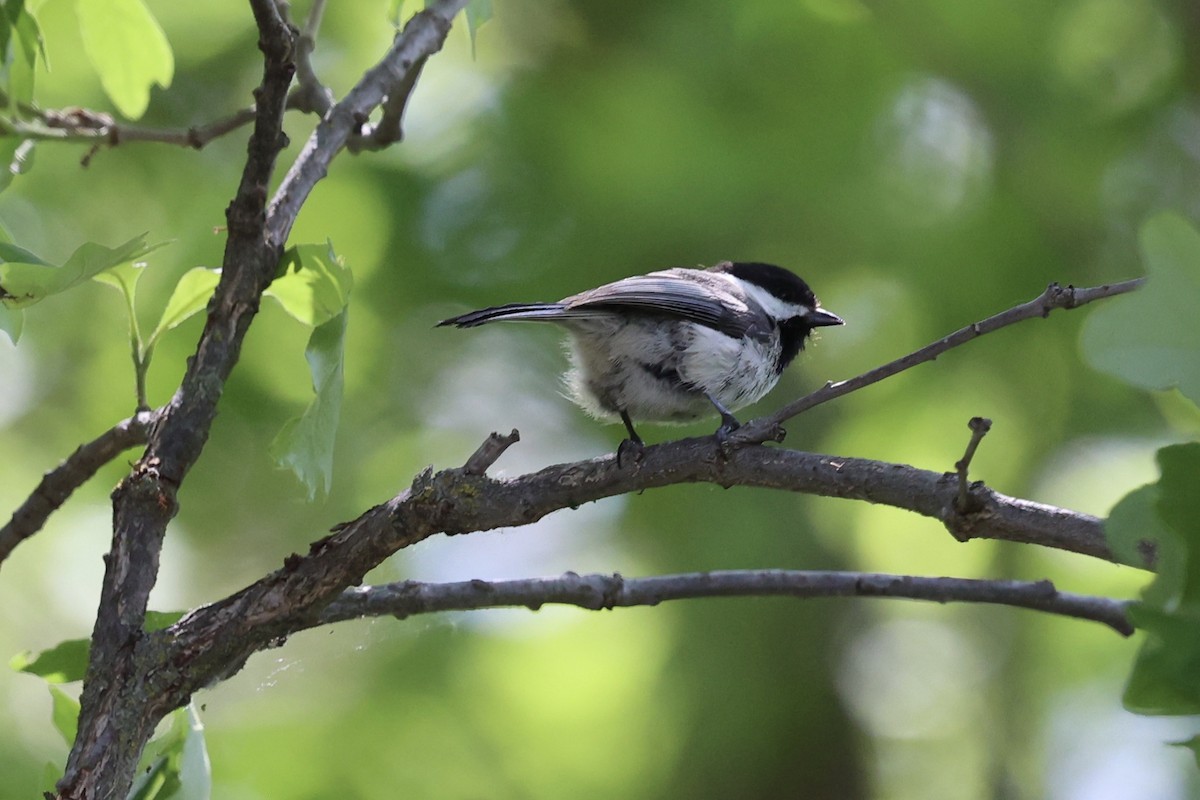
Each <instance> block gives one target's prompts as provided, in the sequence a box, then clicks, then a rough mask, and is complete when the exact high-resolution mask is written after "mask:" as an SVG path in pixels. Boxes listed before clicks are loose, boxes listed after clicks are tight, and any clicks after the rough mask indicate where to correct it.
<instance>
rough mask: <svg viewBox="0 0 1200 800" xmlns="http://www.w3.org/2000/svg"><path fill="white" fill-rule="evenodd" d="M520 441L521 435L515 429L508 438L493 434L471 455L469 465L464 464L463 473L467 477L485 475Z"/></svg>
mask: <svg viewBox="0 0 1200 800" xmlns="http://www.w3.org/2000/svg"><path fill="white" fill-rule="evenodd" d="M519 441H521V434H520V433H519V432H518V431H517V429H516V428H513V429H512V433H510V434H508V435H507V436H506V435H504V434H501V433H494V432H493V433H492V434H491V435H490V436H488V438H486V439H484V440H483V444H481V445H479V448H478V449H477V450H476V451H475V452H474V453H472V454H471V457H470V458H468V459H467V463H465V464H463V472H464V473H465V474H467V475H483V474H484V473H486V472H487V471H488V468H489V467H491V466H492V464H495V463H496V461H497V460H498V459H499V458H500V456H502V455H504V451H505V450H507V449H508V448H510V447H512V446H513V445H514V444H516V443H517V442H519Z"/></svg>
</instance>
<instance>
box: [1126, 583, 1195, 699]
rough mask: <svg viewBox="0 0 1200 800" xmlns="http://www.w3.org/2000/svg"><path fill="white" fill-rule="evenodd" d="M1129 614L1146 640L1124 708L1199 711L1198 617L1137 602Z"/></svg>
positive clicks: (1127, 690)
mask: <svg viewBox="0 0 1200 800" xmlns="http://www.w3.org/2000/svg"><path fill="white" fill-rule="evenodd" d="M1129 616H1130V618H1131V619H1132V620H1133V623H1134V624H1135V625H1137V627H1138V628H1140V629H1142V630H1143V631H1145V632H1146V641H1145V642H1144V643H1143V644H1142V649H1141V650H1139V651H1138V655H1137V660H1136V661H1135V662H1134V665H1133V673H1132V674H1131V675H1130V676H1129V683H1128V684H1127V685H1126V687H1125V696H1124V698H1123V702H1124V703H1125V707H1126V708H1128V709H1129V710H1130V711H1135V712H1137V713H1139V714H1152V715H1163V714H1171V715H1190V714H1200V619H1197V618H1194V617H1190V616H1181V615H1178V614H1170V613H1167V612H1165V611H1160V610H1157V609H1154V608H1150V607H1149V606H1147V605H1144V604H1140V603H1139V604H1135V605H1133V606H1131V607H1130V609H1129Z"/></svg>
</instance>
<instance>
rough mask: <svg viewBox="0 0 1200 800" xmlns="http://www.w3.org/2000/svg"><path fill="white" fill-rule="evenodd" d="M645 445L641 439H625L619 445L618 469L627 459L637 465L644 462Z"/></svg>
mask: <svg viewBox="0 0 1200 800" xmlns="http://www.w3.org/2000/svg"><path fill="white" fill-rule="evenodd" d="M645 447H646V446H645V445H644V444H642V440H641V439H625V440H624V441H622V442H621V444H620V445H619V446H618V447H617V469H622V468H623V467H624V464H625V462H626V461H628V462H630V463H632V464H633V466H635V467H636V466H637V465H638V464H640V463H641V462H642V454H643V453H644V452H645Z"/></svg>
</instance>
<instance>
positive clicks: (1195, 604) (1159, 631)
mask: <svg viewBox="0 0 1200 800" xmlns="http://www.w3.org/2000/svg"><path fill="white" fill-rule="evenodd" d="M1158 464H1159V468H1160V470H1161V473H1162V474H1161V476H1160V478H1159V480H1158V483H1156V484H1153V485H1151V486H1144V487H1142V488H1141V489H1137V490H1136V491H1134V492H1132V493H1131V494H1129V495H1128V496H1126V497H1125V498H1124V499H1123V500H1122V501H1121V502H1120V503H1118V504H1117V506H1116V508H1114V509H1113V513H1112V514H1111V515H1110V517H1109V520H1108V523H1107V524H1106V526H1105V529H1106V532H1107V534H1108V536H1109V540H1110V541H1112V542H1113V543H1114V545H1113V546H1114V549H1115V550H1116V551H1117V552H1118V554H1122V555H1123V551H1128V550H1130V549H1134V550H1139V551H1144V550H1145V542H1148V541H1153V543H1154V545H1155V547H1156V548H1157V553H1156V555H1157V567H1158V570H1159V577H1158V579H1157V580H1155V582H1154V584H1153V585H1152V586H1150V587H1149V588H1148V589H1147V590H1146V591H1145V592H1144V593H1143V601H1142V602H1141V603H1137V604H1135V605H1134V606H1132V607H1131V608H1130V618H1131V619H1132V620H1133V622H1134V624H1135V625H1137V627H1138V628H1140V629H1142V630H1143V631H1145V632H1146V639H1145V641H1144V642H1143V644H1142V648H1141V650H1139V651H1138V656H1137V660H1136V661H1135V662H1134V666H1133V672H1132V673H1131V674H1130V676H1129V683H1128V685H1127V686H1126V689H1125V700H1124V701H1125V705H1126V707H1127V708H1129V709H1130V710H1131V711H1136V712H1138V713H1141V714H1176V715H1179V714H1200V493H1197V491H1196V486H1197V481H1198V478H1200V444H1197V443H1189V444H1180V445H1172V446H1170V447H1164V448H1162V449H1161V450H1159V451H1158Z"/></svg>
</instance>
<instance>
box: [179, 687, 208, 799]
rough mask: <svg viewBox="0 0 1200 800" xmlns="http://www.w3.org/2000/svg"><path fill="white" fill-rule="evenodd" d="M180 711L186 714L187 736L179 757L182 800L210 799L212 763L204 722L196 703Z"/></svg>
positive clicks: (180, 795) (180, 794)
mask: <svg viewBox="0 0 1200 800" xmlns="http://www.w3.org/2000/svg"><path fill="white" fill-rule="evenodd" d="M180 711H183V712H185V714H186V716H185V718H184V721H185V722H186V724H187V738H186V739H184V742H183V752H182V753H181V754H180V758H179V782H180V784H182V786H183V791H181V792H180V793H179V797H180V798H181V800H208V797H209V796H210V795H211V794H212V763H211V762H210V761H209V758H208V744H207V742H206V741H205V738H204V723H203V722H201V721H200V714H199V713H198V712H197V711H196V705H195V703H189V704H188V706H187V708H183V709H180Z"/></svg>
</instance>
